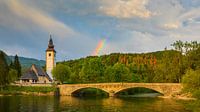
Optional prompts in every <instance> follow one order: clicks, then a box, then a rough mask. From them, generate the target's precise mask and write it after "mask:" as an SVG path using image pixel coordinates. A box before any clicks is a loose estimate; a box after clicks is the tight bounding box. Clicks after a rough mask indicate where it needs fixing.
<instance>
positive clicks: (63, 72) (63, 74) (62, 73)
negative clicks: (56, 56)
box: [52, 64, 71, 83]
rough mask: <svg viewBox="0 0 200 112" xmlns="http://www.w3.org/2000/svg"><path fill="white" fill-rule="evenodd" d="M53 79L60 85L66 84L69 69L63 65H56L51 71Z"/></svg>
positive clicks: (69, 72)
mask: <svg viewBox="0 0 200 112" xmlns="http://www.w3.org/2000/svg"><path fill="white" fill-rule="evenodd" d="M52 74H53V77H54V78H55V79H56V80H58V81H60V82H61V83H64V82H68V81H69V77H70V75H71V71H70V68H69V67H68V66H66V65H63V64H58V65H56V67H54V68H53V70H52Z"/></svg>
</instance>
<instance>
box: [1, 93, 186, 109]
mask: <svg viewBox="0 0 200 112" xmlns="http://www.w3.org/2000/svg"><path fill="white" fill-rule="evenodd" d="M186 103H188V102H185V103H184V104H186ZM16 111H19V112H60V111H62V112H133V111H134V112H190V111H189V110H186V109H185V107H184V105H183V103H180V102H177V101H176V100H172V99H160V98H76V97H68V96H62V97H54V96H3V97H0V112H16Z"/></svg>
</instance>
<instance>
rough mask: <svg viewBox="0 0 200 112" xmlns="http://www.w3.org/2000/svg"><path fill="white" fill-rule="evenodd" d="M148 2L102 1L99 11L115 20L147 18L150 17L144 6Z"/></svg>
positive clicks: (144, 0)
mask: <svg viewBox="0 0 200 112" xmlns="http://www.w3.org/2000/svg"><path fill="white" fill-rule="evenodd" d="M147 4H148V0H102V6H101V7H100V11H101V12H102V13H104V14H106V15H108V16H113V17H117V18H132V17H139V18H149V17H151V16H152V12H150V11H149V10H148V9H147V8H146V5H147Z"/></svg>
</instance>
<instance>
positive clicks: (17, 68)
mask: <svg viewBox="0 0 200 112" xmlns="http://www.w3.org/2000/svg"><path fill="white" fill-rule="evenodd" d="M14 69H15V70H16V71H17V77H18V78H19V77H21V75H22V73H21V69H22V67H21V64H20V62H19V58H18V56H17V55H15V59H14Z"/></svg>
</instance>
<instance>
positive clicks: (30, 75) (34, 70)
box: [20, 64, 52, 84]
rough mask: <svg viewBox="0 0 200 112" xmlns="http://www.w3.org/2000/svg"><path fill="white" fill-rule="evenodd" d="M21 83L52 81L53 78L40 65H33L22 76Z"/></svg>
mask: <svg viewBox="0 0 200 112" xmlns="http://www.w3.org/2000/svg"><path fill="white" fill-rule="evenodd" d="M20 83H22V84H26V83H30V84H32V83H43V84H45V83H52V79H51V78H50V77H49V75H48V74H47V73H46V72H45V71H44V70H43V69H42V68H40V67H38V66H36V65H34V64H33V65H32V66H31V68H29V70H28V71H27V72H25V74H23V75H22V76H21V77H20Z"/></svg>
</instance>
